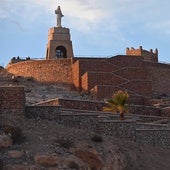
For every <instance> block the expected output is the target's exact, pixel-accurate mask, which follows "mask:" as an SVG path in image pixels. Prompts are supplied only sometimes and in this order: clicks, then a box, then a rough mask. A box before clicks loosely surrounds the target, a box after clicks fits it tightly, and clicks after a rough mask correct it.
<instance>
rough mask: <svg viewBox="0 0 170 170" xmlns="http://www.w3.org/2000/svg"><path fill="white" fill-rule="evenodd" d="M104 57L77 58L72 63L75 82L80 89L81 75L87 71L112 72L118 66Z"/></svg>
mask: <svg viewBox="0 0 170 170" xmlns="http://www.w3.org/2000/svg"><path fill="white" fill-rule="evenodd" d="M105 60H106V59H103V58H95V59H94V58H75V59H74V63H73V65H72V74H73V83H74V85H75V87H76V89H78V90H82V89H81V84H82V83H81V76H82V75H83V74H84V73H86V72H87V71H93V72H94V71H95V72H103V71H104V72H111V71H114V70H116V69H117V68H118V67H117V66H114V65H112V64H110V63H108V62H106V61H105Z"/></svg>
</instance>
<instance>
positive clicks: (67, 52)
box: [46, 6, 73, 60]
mask: <svg viewBox="0 0 170 170" xmlns="http://www.w3.org/2000/svg"><path fill="white" fill-rule="evenodd" d="M55 14H56V16H57V18H56V19H57V25H56V27H53V28H50V29H49V32H48V44H47V51H46V60H49V59H61V58H73V48H72V41H71V40H70V30H69V29H68V28H64V27H62V25H61V18H62V17H63V16H64V15H63V14H62V12H61V9H60V6H58V8H57V9H56V10H55Z"/></svg>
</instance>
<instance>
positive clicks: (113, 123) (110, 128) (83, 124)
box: [26, 106, 170, 148]
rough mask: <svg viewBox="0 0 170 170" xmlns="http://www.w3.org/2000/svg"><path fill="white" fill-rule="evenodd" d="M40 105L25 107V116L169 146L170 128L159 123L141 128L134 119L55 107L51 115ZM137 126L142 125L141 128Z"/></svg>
mask: <svg viewBox="0 0 170 170" xmlns="http://www.w3.org/2000/svg"><path fill="white" fill-rule="evenodd" d="M41 107H42V106H40V107H32V108H31V107H30V108H29V107H27V109H26V112H27V113H26V115H27V117H28V118H36V117H40V118H43V119H48V120H56V121H57V122H58V123H59V124H62V125H65V126H68V127H72V128H77V129H87V130H90V131H93V132H97V133H99V134H101V135H102V134H105V135H111V136H115V137H120V138H130V139H132V140H135V141H136V142H137V143H139V144H149V145H153V146H160V147H166V148H169V147H170V129H168V127H165V126H164V125H159V126H160V128H158V125H154V126H151V125H148V129H147V128H146V127H145V128H143V127H144V126H147V125H146V124H143V125H142V124H140V126H139V125H136V121H134V120H124V121H120V120H102V119H100V117H99V115H98V114H94V113H93V114H86V113H84V114H82V113H78V114H77V113H75V114H74V113H69V112H66V113H65V112H60V109H56V108H55V109H56V110H57V111H56V112H54V113H55V114H52V115H51V110H48V109H49V108H48V107H46V106H45V107H42V108H41ZM44 108H46V109H45V110H46V111H45V116H44V111H43V110H44ZM55 109H54V110H55ZM54 110H53V111H54ZM53 111H52V112H53ZM30 115H31V116H30ZM42 115H43V116H42ZM142 126H143V127H142ZM139 127H142V129H140V128H139ZM155 127H156V128H155Z"/></svg>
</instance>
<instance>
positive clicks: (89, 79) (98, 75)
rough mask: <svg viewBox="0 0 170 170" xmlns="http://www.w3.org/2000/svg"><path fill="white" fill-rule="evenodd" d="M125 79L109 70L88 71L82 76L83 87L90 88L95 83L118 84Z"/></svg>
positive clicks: (84, 88)
mask: <svg viewBox="0 0 170 170" xmlns="http://www.w3.org/2000/svg"><path fill="white" fill-rule="evenodd" d="M124 82H125V81H124V80H122V79H121V78H119V77H117V76H115V75H114V74H112V73H107V72H87V73H85V74H84V75H83V76H82V89H83V90H90V89H91V88H93V87H94V86H95V85H112V86H117V85H119V84H121V83H124Z"/></svg>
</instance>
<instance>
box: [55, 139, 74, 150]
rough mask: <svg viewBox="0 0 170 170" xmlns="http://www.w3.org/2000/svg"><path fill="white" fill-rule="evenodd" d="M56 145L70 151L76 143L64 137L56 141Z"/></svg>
mask: <svg viewBox="0 0 170 170" xmlns="http://www.w3.org/2000/svg"><path fill="white" fill-rule="evenodd" d="M56 143H57V144H58V145H59V146H60V147H63V148H66V149H69V148H71V147H73V146H74V141H73V140H72V139H69V138H66V137H63V138H61V139H58V140H56Z"/></svg>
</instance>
